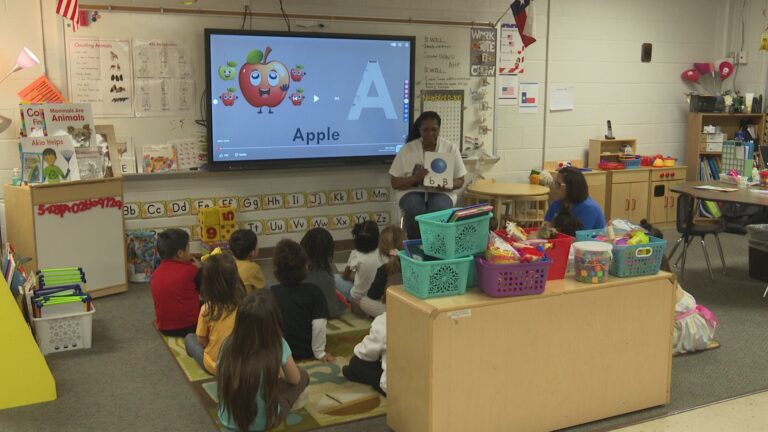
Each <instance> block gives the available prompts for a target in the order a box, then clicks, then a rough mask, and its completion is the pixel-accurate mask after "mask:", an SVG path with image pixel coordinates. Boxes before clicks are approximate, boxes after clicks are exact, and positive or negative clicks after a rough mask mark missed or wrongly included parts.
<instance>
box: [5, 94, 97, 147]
mask: <svg viewBox="0 0 768 432" xmlns="http://www.w3.org/2000/svg"><path fill="white" fill-rule="evenodd" d="M19 109H20V112H21V132H20V134H21V136H22V137H58V136H62V137H66V139H69V140H70V141H71V142H72V146H73V147H90V146H92V145H94V144H95V142H94V124H93V112H92V111H91V105H90V104H87V103H77V104H63V103H62V104H59V103H51V104H21V105H19Z"/></svg>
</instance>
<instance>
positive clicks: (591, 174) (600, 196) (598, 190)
mask: <svg viewBox="0 0 768 432" xmlns="http://www.w3.org/2000/svg"><path fill="white" fill-rule="evenodd" d="M607 177H608V173H607V172H605V171H599V170H592V171H587V172H585V173H584V179H586V180H587V186H589V196H590V197H592V199H593V200H595V202H596V203H597V204H598V205H600V208H601V209H603V213H605V212H606V210H607V209H606V208H605V189H606V184H607Z"/></svg>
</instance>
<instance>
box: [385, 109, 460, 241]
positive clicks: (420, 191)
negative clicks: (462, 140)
mask: <svg viewBox="0 0 768 432" xmlns="http://www.w3.org/2000/svg"><path fill="white" fill-rule="evenodd" d="M439 135H440V116H439V115H437V113H436V112H434V111H424V112H423V113H421V115H420V116H419V118H417V119H416V121H415V122H414V123H413V126H411V129H410V131H409V132H408V138H407V139H406V143H405V145H404V146H403V148H402V149H400V151H399V152H398V153H397V156H395V160H394V161H393V162H392V166H391V167H390V169H389V174H390V176H391V182H392V188H393V189H395V190H396V191H397V194H396V196H397V198H398V199H399V205H400V210H401V211H402V212H403V228H404V229H405V232H406V233H407V234H408V238H410V239H414V238H420V234H419V226H418V224H417V223H416V216H418V215H420V214H424V213H432V212H435V211H438V210H445V209H449V208H451V207H453V205H454V204H455V203H456V192H454V191H455V190H457V189H461V187H462V186H463V185H464V176H465V175H466V174H467V169H466V167H465V166H464V162H463V161H462V160H461V153H460V152H459V146H458V145H456V144H454V143H451V142H449V141H447V140H445V139H443V138H440V136H439ZM425 152H438V153H448V154H450V155H451V156H450V157H451V159H452V160H453V184H452V185H450V186H448V187H445V186H438V187H427V186H424V177H426V176H427V174H429V170H430V168H431V167H425V166H424V153H425Z"/></svg>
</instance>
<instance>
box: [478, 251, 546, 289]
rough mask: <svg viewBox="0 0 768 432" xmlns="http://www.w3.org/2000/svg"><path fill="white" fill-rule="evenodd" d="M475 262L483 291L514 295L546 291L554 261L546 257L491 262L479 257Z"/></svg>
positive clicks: (479, 284) (479, 285)
mask: <svg viewBox="0 0 768 432" xmlns="http://www.w3.org/2000/svg"><path fill="white" fill-rule="evenodd" d="M475 264H476V265H477V287H478V288H480V290H481V291H483V292H484V293H486V294H488V295H489V296H491V297H512V296H522V295H531V294H541V293H542V292H544V288H545V286H546V284H547V273H548V271H549V267H550V265H551V264H552V261H551V260H550V259H547V258H544V259H543V260H541V261H537V262H533V263H514V264H491V263H489V262H488V261H487V260H486V259H485V258H483V257H477V258H475Z"/></svg>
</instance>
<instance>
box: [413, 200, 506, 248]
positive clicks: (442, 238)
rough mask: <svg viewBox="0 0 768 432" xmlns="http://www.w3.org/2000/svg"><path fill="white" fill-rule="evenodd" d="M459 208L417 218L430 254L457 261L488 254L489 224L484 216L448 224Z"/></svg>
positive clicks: (425, 245)
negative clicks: (484, 253) (486, 252)
mask: <svg viewBox="0 0 768 432" xmlns="http://www.w3.org/2000/svg"><path fill="white" fill-rule="evenodd" d="M454 210H455V209H448V210H441V211H438V212H434V213H427V214H423V215H420V216H416V221H417V222H418V223H419V230H420V231H421V240H422V241H423V243H424V252H425V253H426V254H427V255H430V256H433V257H437V258H442V259H453V258H459V257H470V256H472V255H475V254H477V253H480V252H484V251H485V247H486V244H487V243H488V232H489V226H488V221H489V220H490V219H491V216H492V215H491V214H490V213H488V214H484V215H481V216H477V217H474V218H472V219H467V220H463V221H458V222H446V221H447V220H448V218H449V217H451V214H452V213H453V211H454Z"/></svg>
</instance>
